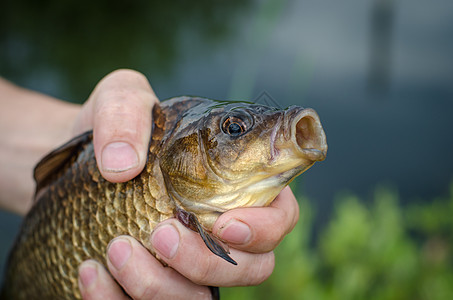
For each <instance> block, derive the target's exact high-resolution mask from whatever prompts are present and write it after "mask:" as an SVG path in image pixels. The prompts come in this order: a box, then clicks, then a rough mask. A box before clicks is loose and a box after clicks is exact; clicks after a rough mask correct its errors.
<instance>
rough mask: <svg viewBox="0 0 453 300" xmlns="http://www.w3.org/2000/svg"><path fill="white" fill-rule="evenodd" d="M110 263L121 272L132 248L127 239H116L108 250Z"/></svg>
mask: <svg viewBox="0 0 453 300" xmlns="http://www.w3.org/2000/svg"><path fill="white" fill-rule="evenodd" d="M107 253H108V257H109V261H110V262H111V263H112V265H113V267H115V269H117V270H120V269H121V268H122V267H123V266H124V265H125V264H126V262H127V261H128V259H129V257H130V256H131V253H132V247H131V244H130V243H129V241H128V240H127V239H125V238H116V239H115V240H113V242H112V243H111V244H110V246H109V247H108V249H107Z"/></svg>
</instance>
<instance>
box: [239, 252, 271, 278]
mask: <svg viewBox="0 0 453 300" xmlns="http://www.w3.org/2000/svg"><path fill="white" fill-rule="evenodd" d="M254 266H255V267H253V268H248V269H247V270H248V271H249V272H248V274H247V275H246V277H245V278H246V280H247V282H245V284H246V285H258V284H261V283H263V282H264V281H265V280H266V279H268V278H269V276H271V274H272V271H273V270H274V266H275V255H274V252H272V251H271V252H268V253H265V254H263V255H261V256H260V257H259V258H258V261H257V262H256V263H255V264H254Z"/></svg>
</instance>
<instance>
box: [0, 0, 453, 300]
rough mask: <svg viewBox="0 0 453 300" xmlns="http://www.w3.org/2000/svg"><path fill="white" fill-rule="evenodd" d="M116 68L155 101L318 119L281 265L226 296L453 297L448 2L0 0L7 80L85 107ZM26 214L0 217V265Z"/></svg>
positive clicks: (0, 47)
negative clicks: (250, 106) (263, 102)
mask: <svg viewBox="0 0 453 300" xmlns="http://www.w3.org/2000/svg"><path fill="white" fill-rule="evenodd" d="M118 68H132V69H136V70H139V71H141V72H142V73H144V74H145V75H146V76H147V77H148V79H149V80H150V82H151V84H152V86H153V88H154V90H155V91H156V93H157V95H158V97H159V98H160V99H166V98H169V97H173V96H178V95H198V96H203V97H208V98H213V99H231V100H233V99H234V100H254V99H257V98H260V97H261V98H262V97H263V95H264V97H269V98H272V99H273V100H274V101H275V102H277V103H278V104H279V105H280V106H281V107H286V106H289V105H293V104H295V105H302V106H307V107H312V108H314V109H315V110H316V111H317V112H318V114H319V115H320V117H321V120H322V122H323V125H324V128H325V131H326V134H327V141H328V144H329V152H328V156H327V159H326V161H324V162H321V163H318V164H316V165H315V166H314V167H313V168H312V169H311V170H309V171H308V172H307V173H306V174H304V175H303V176H302V178H300V180H298V181H297V182H295V183H294V184H293V189H294V190H295V191H296V193H297V195H298V198H299V200H300V203H301V216H302V219H301V221H300V222H299V225H298V227H297V228H296V229H295V231H294V232H293V233H291V234H290V235H289V236H288V237H287V238H286V239H285V241H284V242H283V244H282V245H281V246H280V247H279V248H278V250H277V267H276V270H275V272H274V274H273V275H272V276H271V278H270V279H269V280H268V281H267V282H266V283H264V284H262V285H261V286H258V287H254V288H230V289H223V291H222V292H223V295H224V296H225V298H226V299H233V298H234V299H242V298H241V297H243V299H250V298H252V299H253V298H258V297H259V298H261V299H271V298H272V299H274V298H276V297H278V298H279V299H297V298H301V299H307V298H308V299H453V254H452V253H453V189H451V188H450V182H451V180H452V175H453V155H452V153H453V138H452V133H451V130H452V129H453V117H452V113H453V2H452V1H450V0H432V1H422V0H411V1H408V0H343V1H341V2H339V1H335V0H325V1H318V0H300V1H296V0H292V1H290V0H287V1H277V0H269V1H246V0H242V1H239V0H230V1H225V3H222V4H220V3H219V2H216V1H207V0H203V1H190V2H188V1H187V2H183V1H181V2H179V1H178V2H177V1H118V0H109V1H107V0H98V1H94V2H93V1H86V0H78V1H73V0H68V1H64V2H61V1H55V0H46V1H30V0H28V1H27V0H22V1H16V0H14V1H13V0H3V1H2V2H1V3H0V76H3V77H5V78H7V79H9V80H11V81H13V82H15V83H16V84H18V85H21V86H24V87H27V88H30V89H34V90H37V91H41V92H43V93H47V94H50V95H52V96H55V97H57V98H60V99H64V100H67V101H71V102H77V103H83V102H84V101H85V100H86V99H87V97H88V96H89V94H90V92H91V90H92V89H93V88H94V86H95V85H96V83H97V82H98V81H99V80H100V79H101V78H102V77H103V76H105V75H106V74H107V73H109V72H111V71H113V70H115V69H118ZM11 101H14V99H12V100H11ZM51 113H52V112H49V116H51ZM19 224H20V218H19V217H17V216H14V215H11V214H8V213H6V212H2V213H1V214H0V239H1V249H0V259H1V264H2V268H3V266H4V263H5V260H6V256H7V253H8V249H9V247H10V246H11V243H12V241H13V239H14V236H15V234H16V232H17V228H18V226H19Z"/></svg>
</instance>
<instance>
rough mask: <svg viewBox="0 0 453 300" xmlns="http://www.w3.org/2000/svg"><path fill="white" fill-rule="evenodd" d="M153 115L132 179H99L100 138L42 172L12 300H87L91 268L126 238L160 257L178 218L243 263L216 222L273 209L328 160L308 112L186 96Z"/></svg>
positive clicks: (39, 168) (66, 150)
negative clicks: (85, 280) (84, 268)
mask: <svg viewBox="0 0 453 300" xmlns="http://www.w3.org/2000/svg"><path fill="white" fill-rule="evenodd" d="M150 114H152V120H153V122H152V131H151V132H152V133H151V139H150V142H149V151H148V156H147V162H146V165H145V168H144V170H143V171H142V172H141V173H140V174H139V175H138V176H136V177H135V178H134V179H132V180H130V181H127V182H124V183H112V182H109V181H106V180H105V179H104V178H103V177H102V176H101V173H100V172H99V169H98V167H97V164H96V160H95V156H94V148H93V132H92V131H88V132H86V133H83V134H81V135H79V136H77V137H75V138H74V139H72V140H70V141H69V142H67V143H66V144H64V145H63V146H61V147H59V148H57V149H55V150H54V151H52V152H51V153H49V154H48V155H47V156H45V157H44V158H43V159H42V160H41V161H40V162H39V163H38V164H37V165H36V167H35V170H34V178H35V181H36V192H35V196H34V203H33V206H32V208H31V209H30V211H29V212H28V214H27V215H26V216H25V218H24V220H23V223H22V226H21V229H20V233H19V235H18V238H17V240H16V242H15V245H14V246H13V248H12V251H11V253H10V257H9V260H8V267H7V270H6V276H5V278H6V279H5V284H4V288H3V291H2V293H3V294H2V295H3V297H4V298H5V299H81V294H80V291H79V286H78V279H77V276H78V267H79V265H80V264H81V263H82V262H83V261H85V260H87V259H95V260H97V261H99V262H101V263H102V264H104V266H105V265H106V256H105V255H106V248H107V245H108V244H109V242H110V241H111V240H112V239H113V238H115V237H116V236H119V235H130V236H132V237H134V238H135V239H137V240H138V241H139V242H140V243H141V244H142V245H143V246H144V247H146V248H147V249H148V250H149V251H150V252H151V253H152V254H153V255H155V256H156V253H155V252H154V251H153V249H152V247H151V244H150V238H149V237H150V235H151V233H152V231H153V229H154V228H155V227H156V226H157V225H158V224H159V223H160V222H162V221H164V220H166V219H168V218H173V217H176V218H177V219H178V220H179V221H180V222H181V223H183V224H184V225H185V226H186V227H188V228H191V229H192V230H195V231H197V232H198V233H199V234H200V237H201V238H202V239H203V240H204V242H205V244H206V246H207V247H208V248H209V249H210V250H211V251H212V252H213V253H214V254H216V255H218V256H219V259H224V260H226V261H228V262H229V263H232V264H236V262H235V261H234V258H232V257H231V256H230V255H229V251H228V245H227V244H226V243H225V242H223V241H221V240H220V239H219V238H217V237H215V236H214V235H213V234H212V232H211V230H212V227H213V224H214V223H215V221H216V220H217V218H218V217H219V216H220V215H221V214H222V213H224V212H226V211H228V210H231V209H234V208H237V207H254V206H267V205H269V204H270V203H271V202H272V201H273V200H274V198H275V197H276V196H277V195H278V194H279V192H280V191H281V190H282V189H283V188H284V187H285V186H286V185H288V184H289V183H290V182H291V181H292V180H293V179H294V178H295V177H296V176H298V175H299V174H301V173H302V172H304V171H306V170H307V169H308V168H310V167H311V166H312V165H313V164H314V163H315V162H316V161H322V160H324V159H325V157H326V153H327V143H326V136H325V133H324V130H323V127H322V125H321V122H320V119H319V117H318V115H317V114H316V112H315V111H314V110H313V109H310V108H302V107H299V106H291V107H288V108H287V109H277V108H274V107H270V106H266V105H261V104H257V103H250V102H241V101H219V100H211V99H206V98H201V97H189V96H182V97H174V98H171V99H168V100H166V101H163V102H161V103H160V104H156V105H154V107H153V109H152V111H150ZM212 291H213V290H212ZM215 293H217V292H214V291H213V295H214V294H215ZM217 297H218V296H217ZM215 298H216V297H215Z"/></svg>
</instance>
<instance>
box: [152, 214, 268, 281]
mask: <svg viewBox="0 0 453 300" xmlns="http://www.w3.org/2000/svg"><path fill="white" fill-rule="evenodd" d="M151 243H152V245H153V247H154V250H155V251H156V252H157V255H158V257H160V258H161V259H162V260H163V261H165V262H166V263H167V264H168V265H169V266H170V267H172V268H173V269H175V270H176V271H178V272H179V273H180V274H182V275H183V276H184V277H186V278H188V279H190V280H191V281H192V282H195V283H196V284H200V285H209V286H248V285H257V284H260V283H261V282H263V281H264V280H266V279H267V278H268V277H269V276H270V275H271V273H272V271H273V269H274V265H275V261H274V253H273V252H266V253H250V252H246V251H241V250H238V249H234V248H230V252H231V253H230V256H231V257H232V258H233V259H234V260H235V261H236V262H237V265H233V264H230V263H229V262H226V261H225V260H223V259H221V258H220V257H218V256H216V255H214V254H213V253H211V252H210V251H209V250H208V248H207V247H206V245H205V244H204V242H203V241H202V240H201V239H200V238H199V235H198V233H196V232H194V231H192V230H190V229H187V228H186V227H184V226H183V225H182V224H181V223H180V222H179V221H177V220H175V219H169V220H166V221H164V222H162V223H161V224H160V225H159V226H158V227H157V228H156V229H155V230H154V232H153V234H152V236H151Z"/></svg>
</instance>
